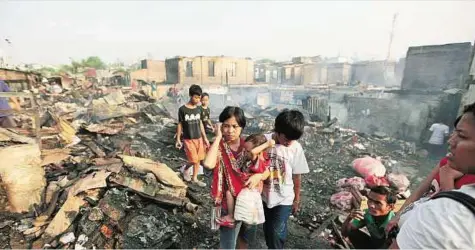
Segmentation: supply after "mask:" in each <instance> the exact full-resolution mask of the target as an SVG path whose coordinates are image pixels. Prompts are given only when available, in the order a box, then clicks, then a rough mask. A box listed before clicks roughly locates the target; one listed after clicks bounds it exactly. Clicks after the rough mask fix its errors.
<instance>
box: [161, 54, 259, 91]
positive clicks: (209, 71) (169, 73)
mask: <svg viewBox="0 0 475 250" xmlns="http://www.w3.org/2000/svg"><path fill="white" fill-rule="evenodd" d="M165 65H166V79H167V80H166V81H167V83H171V84H175V83H177V84H219V85H232V84H234V85H236V84H253V83H254V62H253V61H252V60H251V59H250V58H235V57H225V56H215V57H209V56H197V57H175V58H169V59H166V60H165Z"/></svg>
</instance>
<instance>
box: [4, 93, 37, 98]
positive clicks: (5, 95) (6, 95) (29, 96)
mask: <svg viewBox="0 0 475 250" xmlns="http://www.w3.org/2000/svg"><path fill="white" fill-rule="evenodd" d="M0 97H28V98H33V97H34V95H33V93H24V92H0Z"/></svg>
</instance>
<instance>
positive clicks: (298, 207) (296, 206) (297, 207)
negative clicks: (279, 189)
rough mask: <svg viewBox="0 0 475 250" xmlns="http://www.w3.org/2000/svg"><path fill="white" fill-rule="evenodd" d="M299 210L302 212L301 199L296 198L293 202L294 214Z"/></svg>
mask: <svg viewBox="0 0 475 250" xmlns="http://www.w3.org/2000/svg"><path fill="white" fill-rule="evenodd" d="M299 212H300V201H299V200H294V203H292V214H293V215H297V214H298V213H299Z"/></svg>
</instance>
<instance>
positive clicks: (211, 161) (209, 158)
mask: <svg viewBox="0 0 475 250" xmlns="http://www.w3.org/2000/svg"><path fill="white" fill-rule="evenodd" d="M220 127H221V126H220V124H216V131H219V132H217V133H216V138H215V139H214V142H213V144H211V147H210V149H209V151H208V153H207V154H206V158H205V160H204V162H203V165H204V167H206V168H208V169H213V168H215V167H216V162H217V161H218V156H219V155H218V154H219V143H220V142H221V139H222V138H223V135H222V134H221V128H220Z"/></svg>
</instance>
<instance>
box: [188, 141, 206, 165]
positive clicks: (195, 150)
mask: <svg viewBox="0 0 475 250" xmlns="http://www.w3.org/2000/svg"><path fill="white" fill-rule="evenodd" d="M183 141H184V145H185V153H186V158H188V163H193V164H196V163H199V162H200V161H202V160H204V159H205V155H206V150H205V145H204V142H203V139H202V138H199V139H185V140H183Z"/></svg>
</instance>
